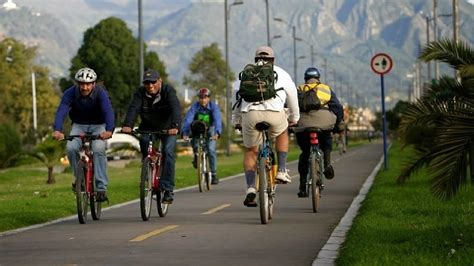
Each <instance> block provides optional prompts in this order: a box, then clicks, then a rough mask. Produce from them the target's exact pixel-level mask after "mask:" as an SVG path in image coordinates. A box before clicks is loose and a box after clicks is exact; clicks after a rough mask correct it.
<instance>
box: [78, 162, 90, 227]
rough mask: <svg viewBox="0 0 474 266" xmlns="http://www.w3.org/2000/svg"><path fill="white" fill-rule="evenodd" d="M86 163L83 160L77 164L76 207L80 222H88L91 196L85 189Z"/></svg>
mask: <svg viewBox="0 0 474 266" xmlns="http://www.w3.org/2000/svg"><path fill="white" fill-rule="evenodd" d="M84 169H85V165H84V162H83V161H79V162H78V163H77V165H76V172H75V176H76V187H75V190H76V191H75V192H76V208H77V218H78V220H79V223H80V224H85V223H86V222H87V206H88V205H89V204H88V200H89V197H88V196H87V192H86V191H85V188H86V184H85V176H84V173H85V171H84Z"/></svg>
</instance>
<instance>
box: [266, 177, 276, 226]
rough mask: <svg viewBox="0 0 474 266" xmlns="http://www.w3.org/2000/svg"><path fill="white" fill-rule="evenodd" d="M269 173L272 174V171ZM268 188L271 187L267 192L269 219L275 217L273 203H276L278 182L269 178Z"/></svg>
mask: <svg viewBox="0 0 474 266" xmlns="http://www.w3.org/2000/svg"><path fill="white" fill-rule="evenodd" d="M267 174H268V175H270V173H267ZM268 189H269V191H267V194H268V219H269V220H271V219H273V205H274V203H275V189H276V184H275V183H273V182H271V181H270V180H269V181H268Z"/></svg>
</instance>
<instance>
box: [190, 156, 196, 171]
mask: <svg viewBox="0 0 474 266" xmlns="http://www.w3.org/2000/svg"><path fill="white" fill-rule="evenodd" d="M191 163H192V164H193V167H194V169H197V156H196V155H194V157H193V161H192V162H191Z"/></svg>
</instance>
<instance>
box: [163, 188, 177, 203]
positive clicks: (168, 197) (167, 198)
mask: <svg viewBox="0 0 474 266" xmlns="http://www.w3.org/2000/svg"><path fill="white" fill-rule="evenodd" d="M173 197H174V193H173V192H172V191H168V190H165V193H163V199H161V202H162V203H168V204H171V203H173Z"/></svg>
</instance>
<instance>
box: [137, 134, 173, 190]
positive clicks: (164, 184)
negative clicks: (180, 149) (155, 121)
mask: <svg viewBox="0 0 474 266" xmlns="http://www.w3.org/2000/svg"><path fill="white" fill-rule="evenodd" d="M157 138H159V139H161V143H162V145H161V154H162V156H163V162H164V164H163V169H162V172H161V178H160V183H161V189H164V190H167V191H173V189H174V175H175V163H176V152H175V150H176V136H154V139H157ZM149 142H150V138H149V136H148V135H146V134H144V135H142V136H141V137H140V150H141V152H142V159H144V158H145V157H146V156H147V149H148V143H149Z"/></svg>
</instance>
